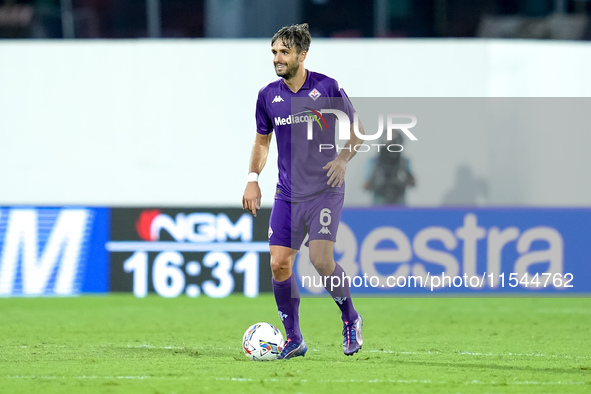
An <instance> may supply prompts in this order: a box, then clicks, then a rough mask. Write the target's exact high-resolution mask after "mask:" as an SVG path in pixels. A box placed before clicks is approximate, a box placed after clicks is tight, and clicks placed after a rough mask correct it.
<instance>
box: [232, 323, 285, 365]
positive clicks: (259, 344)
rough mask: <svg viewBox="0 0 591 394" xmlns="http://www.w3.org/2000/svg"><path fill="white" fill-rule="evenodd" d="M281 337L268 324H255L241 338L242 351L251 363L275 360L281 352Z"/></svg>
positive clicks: (275, 328)
mask: <svg viewBox="0 0 591 394" xmlns="http://www.w3.org/2000/svg"><path fill="white" fill-rule="evenodd" d="M283 343H284V341H283V335H282V334H281V331H279V329H278V328H277V327H275V326H274V325H272V324H269V323H256V324H253V325H252V326H250V327H248V330H246V332H245V333H244V336H243V337H242V350H244V354H246V357H248V358H250V359H251V360H253V361H271V360H276V359H277V357H279V355H280V354H281V351H282V350H283Z"/></svg>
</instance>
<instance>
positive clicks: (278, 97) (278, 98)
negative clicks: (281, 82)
mask: <svg viewBox="0 0 591 394" xmlns="http://www.w3.org/2000/svg"><path fill="white" fill-rule="evenodd" d="M282 101H285V100H283V97H281V96H275V98H274V99H273V101H271V104H273V103H280V102H282Z"/></svg>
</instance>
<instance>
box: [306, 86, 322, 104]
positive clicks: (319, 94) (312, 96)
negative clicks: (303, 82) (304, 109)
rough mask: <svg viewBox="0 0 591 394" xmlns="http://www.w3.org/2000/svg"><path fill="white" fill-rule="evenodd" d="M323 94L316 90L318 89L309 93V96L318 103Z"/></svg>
mask: <svg viewBox="0 0 591 394" xmlns="http://www.w3.org/2000/svg"><path fill="white" fill-rule="evenodd" d="M321 95H322V94H321V93H320V92H319V91H318V90H316V88H314V90H312V91H311V92H310V93H308V96H310V98H312V100H314V101H316V100H317V99H318V97H320V96H321Z"/></svg>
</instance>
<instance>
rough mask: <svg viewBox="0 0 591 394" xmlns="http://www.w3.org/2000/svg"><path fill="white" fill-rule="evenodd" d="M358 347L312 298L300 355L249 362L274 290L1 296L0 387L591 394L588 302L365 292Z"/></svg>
mask: <svg viewBox="0 0 591 394" xmlns="http://www.w3.org/2000/svg"><path fill="white" fill-rule="evenodd" d="M355 302H356V306H357V308H358V310H359V311H360V312H361V313H362V315H363V317H364V320H365V326H364V337H365V344H364V347H363V350H362V351H361V352H360V353H358V354H357V355H355V356H353V357H346V356H344V355H343V354H342V346H341V341H342V337H341V322H340V314H339V313H338V309H337V307H336V306H335V305H334V302H333V301H332V300H330V299H329V298H305V299H302V305H301V324H302V331H303V334H304V336H305V338H306V341H307V343H308V346H309V351H308V354H307V355H306V357H303V358H302V357H299V358H295V359H292V360H287V361H273V362H253V361H250V360H248V359H247V358H246V356H244V354H243V353H242V349H241V340H242V335H243V333H244V331H245V330H246V328H247V327H248V326H249V325H251V324H252V323H255V322H257V321H267V322H269V323H272V324H275V325H277V326H278V327H281V328H282V326H281V322H280V321H279V317H278V315H277V312H276V309H275V303H274V300H273V298H272V295H268V294H266V295H262V296H259V297H257V298H255V299H248V298H245V297H242V296H232V297H229V298H225V299H211V298H205V297H200V298H196V299H191V298H187V297H180V298H176V299H163V298H159V297H156V296H149V297H147V298H145V299H137V298H134V297H133V296H131V295H109V296H83V297H76V298H0V393H134V392H137V393H198V392H217V393H245V392H250V393H277V392H289V393H292V392H301V393H333V392H351V393H382V392H388V393H391V392H404V393H413V392H419V393H425V392H443V393H523V392H531V393H541V392H544V393H585V392H586V393H588V392H591V351H590V350H591V345H590V343H591V299H588V298H533V299H532V298H358V299H356V300H355Z"/></svg>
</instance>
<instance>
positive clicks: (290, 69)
mask: <svg viewBox="0 0 591 394" xmlns="http://www.w3.org/2000/svg"><path fill="white" fill-rule="evenodd" d="M284 64H285V66H286V68H285V70H284V71H283V72H279V71H277V64H275V73H276V74H277V76H278V77H282V78H283V79H285V80H288V81H289V80H290V79H292V78H293V77H295V75H296V74H297V72H298V70H299V69H300V62H298V61H297V59H296V60H295V61H294V62H293V63H284Z"/></svg>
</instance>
